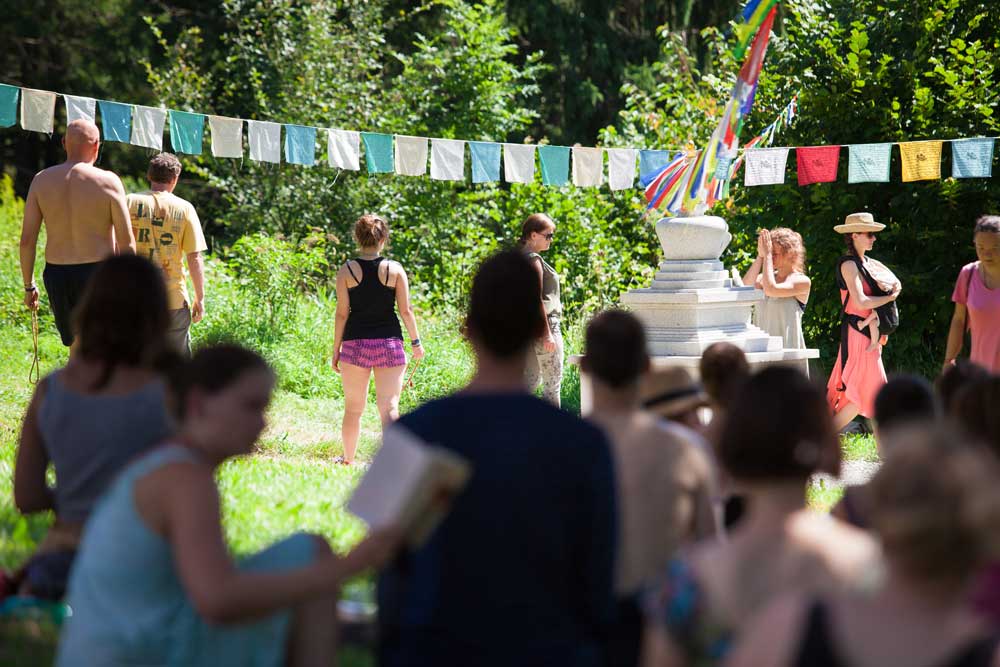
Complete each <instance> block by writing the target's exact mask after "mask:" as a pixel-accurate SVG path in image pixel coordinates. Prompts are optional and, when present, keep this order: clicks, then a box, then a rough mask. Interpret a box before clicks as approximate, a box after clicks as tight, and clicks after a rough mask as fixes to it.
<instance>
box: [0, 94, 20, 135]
mask: <svg viewBox="0 0 1000 667" xmlns="http://www.w3.org/2000/svg"><path fill="white" fill-rule="evenodd" d="M20 94H21V89H20V88H18V87H17V86H8V85H7V84H6V83H0V127H10V126H11V125H13V124H14V123H16V122H17V98H18V95H20Z"/></svg>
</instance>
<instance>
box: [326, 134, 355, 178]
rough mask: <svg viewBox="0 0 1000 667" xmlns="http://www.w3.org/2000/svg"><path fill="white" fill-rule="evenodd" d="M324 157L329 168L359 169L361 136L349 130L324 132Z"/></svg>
mask: <svg viewBox="0 0 1000 667" xmlns="http://www.w3.org/2000/svg"><path fill="white" fill-rule="evenodd" d="M326 156H327V160H329V161H330V166H331V167H339V168H340V169H350V170H351V171H358V170H359V169H361V134H359V133H358V132H353V131H351V130H327V131H326Z"/></svg>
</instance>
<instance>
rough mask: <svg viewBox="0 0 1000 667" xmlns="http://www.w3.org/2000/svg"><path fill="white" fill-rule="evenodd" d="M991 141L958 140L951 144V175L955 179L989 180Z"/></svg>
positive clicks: (990, 173)
mask: <svg viewBox="0 0 1000 667" xmlns="http://www.w3.org/2000/svg"><path fill="white" fill-rule="evenodd" d="M993 141H994V140H993V139H992V138H985V139H983V138H978V139H959V140H957V141H952V142H951V175H952V176H954V177H955V178H990V177H991V176H992V175H993Z"/></svg>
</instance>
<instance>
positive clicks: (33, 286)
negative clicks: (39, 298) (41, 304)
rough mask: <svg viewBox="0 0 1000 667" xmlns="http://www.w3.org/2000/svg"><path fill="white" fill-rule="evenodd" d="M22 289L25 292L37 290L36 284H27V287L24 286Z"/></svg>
mask: <svg viewBox="0 0 1000 667" xmlns="http://www.w3.org/2000/svg"><path fill="white" fill-rule="evenodd" d="M24 291H25V292H37V291H38V285H28V286H27V287H25V288H24Z"/></svg>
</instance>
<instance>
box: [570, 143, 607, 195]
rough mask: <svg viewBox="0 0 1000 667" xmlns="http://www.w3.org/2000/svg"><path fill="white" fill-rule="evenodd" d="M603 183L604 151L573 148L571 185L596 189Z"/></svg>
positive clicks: (579, 147)
mask: <svg viewBox="0 0 1000 667" xmlns="http://www.w3.org/2000/svg"><path fill="white" fill-rule="evenodd" d="M603 182H604V151H603V150H602V149H600V148H583V147H581V146H574V147H573V185H575V186H577V187H578V188H596V187H598V186H600V185H601V183H603Z"/></svg>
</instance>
